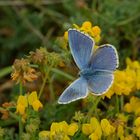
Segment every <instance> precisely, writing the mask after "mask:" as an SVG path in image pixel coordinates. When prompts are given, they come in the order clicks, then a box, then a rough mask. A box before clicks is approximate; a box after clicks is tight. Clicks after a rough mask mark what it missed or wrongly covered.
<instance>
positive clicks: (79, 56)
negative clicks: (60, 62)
mask: <svg viewBox="0 0 140 140" xmlns="http://www.w3.org/2000/svg"><path fill="white" fill-rule="evenodd" d="M68 39H69V46H70V50H71V53H72V55H73V58H74V60H75V63H76V64H77V66H78V67H79V69H84V68H86V67H87V65H88V63H89V60H90V58H91V52H92V48H93V45H94V42H93V40H92V39H91V37H89V36H88V35H85V34H84V33H82V32H80V31H77V30H75V29H69V31H68Z"/></svg>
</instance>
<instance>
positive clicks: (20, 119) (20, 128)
mask: <svg viewBox="0 0 140 140" xmlns="http://www.w3.org/2000/svg"><path fill="white" fill-rule="evenodd" d="M22 133H23V125H22V116H21V115H20V116H19V139H20V140H21V139H22Z"/></svg>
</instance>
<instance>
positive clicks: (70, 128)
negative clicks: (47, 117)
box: [39, 121, 78, 140]
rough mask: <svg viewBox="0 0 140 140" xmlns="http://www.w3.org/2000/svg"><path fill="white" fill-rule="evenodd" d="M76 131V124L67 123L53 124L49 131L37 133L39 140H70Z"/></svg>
mask: <svg viewBox="0 0 140 140" xmlns="http://www.w3.org/2000/svg"><path fill="white" fill-rule="evenodd" d="M77 131H78V125H77V124H76V123H71V124H70V125H68V124H67V122H65V121H62V122H59V123H58V122H53V123H52V125H51V128H50V131H45V130H44V131H41V132H40V133H39V138H40V140H46V139H50V140H57V139H58V140H70V136H73V135H74V134H75V133H76V132H77Z"/></svg>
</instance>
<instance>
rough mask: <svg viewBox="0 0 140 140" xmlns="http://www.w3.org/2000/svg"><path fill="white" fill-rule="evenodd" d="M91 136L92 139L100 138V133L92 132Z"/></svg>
mask: <svg viewBox="0 0 140 140" xmlns="http://www.w3.org/2000/svg"><path fill="white" fill-rule="evenodd" d="M89 138H90V139H91V140H100V138H99V137H98V135H97V134H96V133H92V134H91V135H90V136H89Z"/></svg>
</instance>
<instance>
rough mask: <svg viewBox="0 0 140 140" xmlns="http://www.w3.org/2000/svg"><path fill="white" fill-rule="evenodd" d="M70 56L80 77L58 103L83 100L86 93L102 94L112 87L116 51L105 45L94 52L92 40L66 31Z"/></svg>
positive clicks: (83, 35)
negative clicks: (77, 68)
mask: <svg viewBox="0 0 140 140" xmlns="http://www.w3.org/2000/svg"><path fill="white" fill-rule="evenodd" d="M68 38H69V45H70V50H71V53H72V56H73V58H74V60H75V62H76V64H77V66H78V67H79V69H80V72H79V75H80V77H79V78H78V79H77V80H75V81H74V82H73V83H72V84H71V85H70V86H69V87H68V88H67V89H66V90H65V91H64V92H63V93H62V95H61V96H60V98H59V100H58V103H61V104H67V103H70V102H72V101H75V100H78V99H81V98H85V97H86V96H87V95H88V92H92V93H93V94H95V95H97V96H98V95H102V94H104V93H105V92H106V91H107V90H108V89H109V88H110V87H111V85H112V83H113V80H114V75H113V72H114V70H116V68H117V67H118V54H117V51H116V49H115V48H114V47H113V46H112V45H110V44H105V45H102V46H100V47H99V49H97V50H95V51H94V49H93V47H94V44H95V43H94V40H93V39H92V38H91V37H90V36H88V35H87V34H84V33H82V32H80V31H78V30H75V29H70V30H69V31H68Z"/></svg>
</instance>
